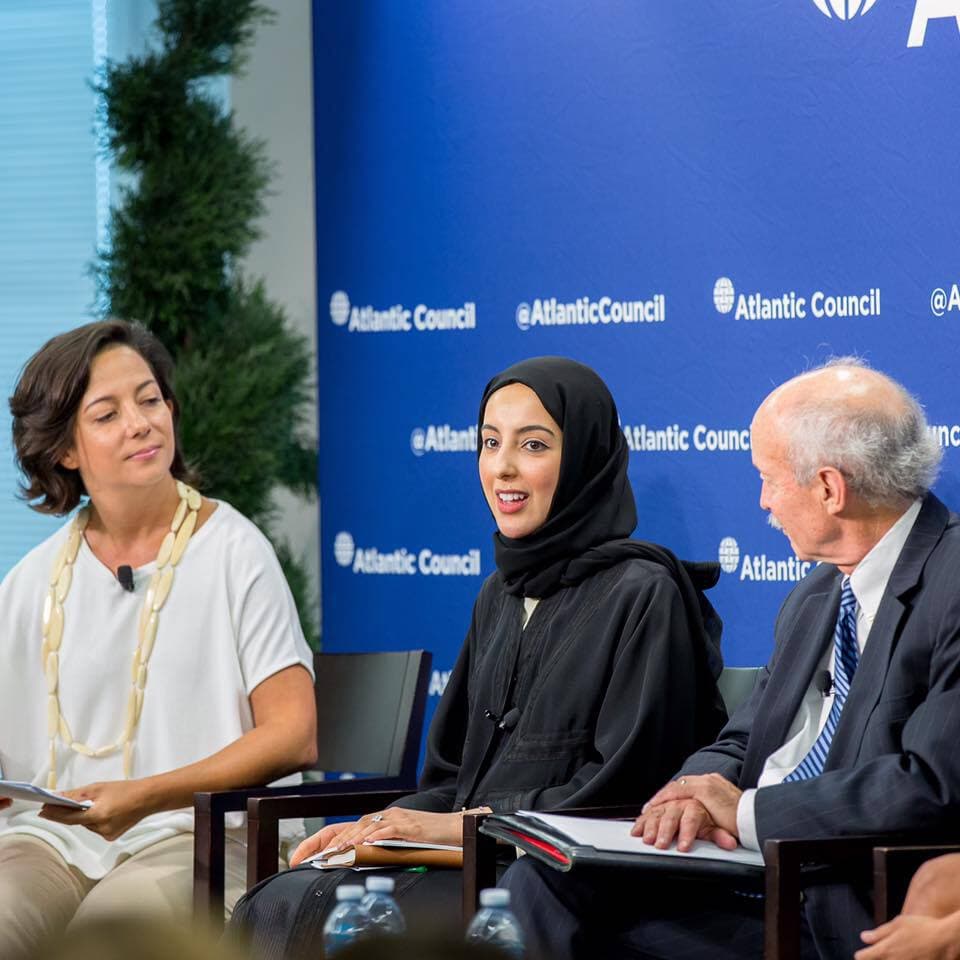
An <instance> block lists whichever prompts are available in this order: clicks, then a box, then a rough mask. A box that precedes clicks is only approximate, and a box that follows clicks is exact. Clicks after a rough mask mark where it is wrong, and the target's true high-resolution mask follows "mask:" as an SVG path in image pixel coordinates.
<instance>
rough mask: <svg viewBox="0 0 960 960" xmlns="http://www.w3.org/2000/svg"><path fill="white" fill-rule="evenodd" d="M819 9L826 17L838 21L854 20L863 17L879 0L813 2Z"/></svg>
mask: <svg viewBox="0 0 960 960" xmlns="http://www.w3.org/2000/svg"><path fill="white" fill-rule="evenodd" d="M813 2H814V4H816V7H817V9H818V10H819V11H820V12H821V13H822V14H823V15H824V16H825V17H830V18H831V19H833V18H836V19H837V20H852V19H853V18H854V17H856V16H858V15H859V16H861V17H862V16H863V15H864V14H865V13H866V12H867V11H868V10H869V9H870V8H871V7H872V6H873V5H874V4H875V3H876V2H877V0H829V2H828V0H813Z"/></svg>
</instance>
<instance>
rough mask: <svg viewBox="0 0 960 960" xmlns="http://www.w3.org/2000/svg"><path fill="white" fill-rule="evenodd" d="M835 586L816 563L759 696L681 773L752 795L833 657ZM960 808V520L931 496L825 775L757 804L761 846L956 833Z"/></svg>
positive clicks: (793, 599)
mask: <svg viewBox="0 0 960 960" xmlns="http://www.w3.org/2000/svg"><path fill="white" fill-rule="evenodd" d="M840 580H841V574H840V572H839V571H838V570H837V568H836V567H834V566H832V565H829V564H821V565H820V566H819V567H817V568H816V569H815V570H814V571H813V572H812V573H811V574H810V575H809V576H808V577H806V579H804V580H803V581H802V582H801V583H800V584H798V585H797V587H796V588H795V589H794V590H793V592H792V593H791V594H790V596H789V597H787V599H786V601H785V602H784V604H783V606H782V607H781V609H780V614H779V616H778V617H777V624H776V631H775V640H776V646H775V649H774V653H773V657H772V659H771V660H770V663H769V664H768V665H767V667H765V668H764V670H763V671H762V673H761V677H760V680H759V682H758V684H757V687H756V689H755V690H754V692H753V695H752V696H751V697H750V698H749V699H748V700H747V701H746V702H745V703H744V704H743V706H742V707H741V708H740V709H739V710H738V711H737V712H736V713H735V714H734V716H733V717H732V718H731V720H730V722H729V723H728V724H727V726H726V727H725V728H724V729H723V730H722V731H721V732H720V735H719V737H718V739H717V741H716V742H715V743H714V744H712V745H711V746H709V747H705V748H704V749H703V750H699V751H698V752H697V753H694V754H693V755H692V756H691V757H689V758H688V759H687V761H686V762H685V763H684V765H683V769H682V770H681V772H680V773H679V774H677V776H680V775H681V774H698V773H710V772H716V773H720V774H722V775H723V776H724V777H726V778H727V779H728V780H730V781H732V782H733V783H735V784H736V785H737V786H739V787H740V788H741V789H746V788H748V787H755V786H756V785H757V779H758V777H759V776H760V774H761V772H762V770H763V765H764V763H765V761H766V759H767V757H768V756H770V754H771V753H773V752H774V751H775V750H776V749H777V748H779V747H780V746H781V745H782V744H783V742H784V741H785V740H786V737H787V732H788V730H789V728H790V725H791V723H792V721H793V718H794V716H795V715H796V712H797V710H798V708H799V706H800V701H801V699H802V698H803V695H804V693H805V691H806V690H807V689H808V687H809V686H810V683H811V679H812V677H813V674H814V672H815V671H816V668H817V664H818V663H819V661H820V658H821V656H822V655H823V653H824V651H825V650H826V648H827V646H828V644H830V643H831V642H832V636H833V627H834V623H835V621H836V617H837V610H838V607H839V604H840ZM958 804H960V517H957V515H956V514H953V513H950V512H949V511H948V510H947V508H946V507H945V506H944V505H943V504H942V503H941V502H940V501H939V500H938V499H937V498H936V497H935V496H933V494H927V496H926V498H925V499H924V502H923V505H922V507H921V510H920V514H919V515H918V517H917V520H916V523H915V524H914V527H913V530H912V531H911V533H910V535H909V537H908V538H907V541H906V543H905V544H904V547H903V550H902V551H901V553H900V557H899V559H898V560H897V563H896V565H895V567H894V569H893V572H892V574H891V575H890V580H889V582H888V583H887V588H886V590H885V592H884V594H883V598H882V600H881V601H880V606H879V608H878V610H877V615H876V618H875V619H874V622H873V627H872V628H871V630H870V636H869V639H868V641H867V645H866V647H865V649H864V651H863V657H862V659H861V661H860V665H859V667H858V669H857V673H856V675H855V677H854V680H853V684H852V686H851V689H850V695H849V698H848V700H847V702H846V704H845V706H844V710H843V713H842V715H841V718H840V724H839V726H838V728H837V732H836V735H835V736H834V739H833V742H832V744H831V746H830V752H829V754H828V756H827V762H826V766H825V769H824V772H823V774H822V775H821V776H819V777H815V778H813V779H810V780H805V781H800V782H797V783H784V784H779V785H777V786H770V787H764V788H763V789H762V790H759V791H758V792H757V794H756V804H755V811H756V820H757V835H758V837H759V840H760V843H761V844H762V843H763V841H764V840H766V839H768V838H770V837H779V838H791V837H800V838H814V837H830V836H843V835H848V834H857V833H870V834H883V833H902V832H904V831H910V830H918V831H919V830H923V831H929V830H937V829H941V830H943V832H945V833H947V832H950V833H956V832H957V830H958V816H957V814H958V809H960V808H958Z"/></svg>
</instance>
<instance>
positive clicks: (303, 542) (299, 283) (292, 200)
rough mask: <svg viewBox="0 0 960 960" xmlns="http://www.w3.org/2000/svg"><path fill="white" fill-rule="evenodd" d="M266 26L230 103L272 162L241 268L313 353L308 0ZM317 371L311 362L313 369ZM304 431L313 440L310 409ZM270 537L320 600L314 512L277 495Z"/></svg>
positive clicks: (279, 5)
mask: <svg viewBox="0 0 960 960" xmlns="http://www.w3.org/2000/svg"><path fill="white" fill-rule="evenodd" d="M271 6H273V7H274V9H275V10H276V19H275V20H274V22H273V23H271V24H267V25H262V26H260V27H259V28H258V30H257V38H256V42H255V44H254V48H253V51H252V54H251V57H250V60H249V63H248V64H247V68H246V73H245V75H244V76H242V77H238V78H236V79H235V80H234V81H233V83H232V85H231V90H230V100H231V104H232V106H233V109H234V111H235V113H236V118H237V122H238V123H239V125H240V126H242V127H244V128H245V129H246V130H247V131H248V132H249V133H251V134H252V135H253V136H255V137H258V138H260V139H262V140H265V141H266V143H267V152H268V155H269V157H270V160H271V161H272V162H273V164H274V174H273V180H272V182H271V186H270V194H271V195H270V196H269V197H268V198H267V213H266V215H265V217H264V218H263V220H262V221H261V223H260V227H261V229H262V231H263V236H262V238H261V239H260V240H259V241H258V242H257V243H256V244H255V245H254V247H253V249H252V250H251V251H250V254H249V256H248V257H247V260H246V264H245V272H246V273H247V274H248V275H249V276H259V277H262V278H263V279H264V281H265V283H266V288H267V293H268V294H269V296H270V297H271V299H273V300H275V301H277V302H279V303H280V304H282V305H283V307H284V309H285V310H286V312H287V318H288V320H289V322H290V324H291V326H292V327H293V328H294V329H296V330H298V331H299V332H301V333H303V334H304V336H306V337H307V338H308V340H309V342H310V345H311V348H312V349H313V352H314V356H315V355H316V324H317V304H316V246H315V231H314V202H313V200H314V191H313V76H312V62H313V57H312V41H311V16H310V2H309V0H274V2H273V3H272V4H271ZM314 370H316V363H314ZM310 429H311V431H312V432H313V434H314V435H316V404H315V403H314V405H313V408H312V411H311V422H310ZM277 503H278V505H279V507H280V509H281V519H280V522H279V523H278V525H277V531H278V532H279V533H281V534H282V535H283V536H284V537H286V538H287V540H288V542H289V543H290V544H291V546H292V548H293V551H294V553H295V554H296V555H298V556H302V558H303V559H304V561H305V563H306V565H307V568H308V570H309V571H310V574H311V578H312V581H313V588H314V592H315V595H316V596H317V597H318V598H319V595H320V587H319V567H320V544H319V528H320V517H319V506H318V504H317V503H316V502H313V503H309V504H304V503H303V502H301V501H299V500H296V499H295V498H293V497H291V496H289V495H287V494H286V493H285V492H283V491H281V492H280V493H279V494H278V496H277Z"/></svg>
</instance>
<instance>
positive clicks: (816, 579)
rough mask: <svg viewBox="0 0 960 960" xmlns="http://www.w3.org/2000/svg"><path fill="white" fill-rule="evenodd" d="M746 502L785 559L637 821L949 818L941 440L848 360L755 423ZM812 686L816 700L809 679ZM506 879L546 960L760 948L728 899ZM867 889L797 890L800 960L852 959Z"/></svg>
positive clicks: (689, 836)
mask: <svg viewBox="0 0 960 960" xmlns="http://www.w3.org/2000/svg"><path fill="white" fill-rule="evenodd" d="M751 438H752V450H753V462H754V465H755V466H756V468H757V469H758V471H759V472H760V478H761V482H762V489H761V494H760V505H761V507H762V508H763V509H765V510H767V511H768V512H769V514H770V522H771V523H772V524H773V525H774V526H776V527H778V528H779V529H782V530H783V531H784V533H785V534H786V535H787V536H788V537H789V539H790V542H791V544H792V546H793V549H794V551H795V552H796V553H797V555H798V556H799V557H800V558H801V559H807V560H817V561H821V565H820V566H818V567H817V568H816V569H815V570H814V571H813V572H811V573H810V575H809V576H808V577H806V579H805V580H803V581H802V582H801V583H800V584H799V585H798V586H797V587H796V589H795V590H794V591H793V592H792V593H791V594H790V596H789V597H788V598H787V600H786V602H785V603H784V605H783V607H782V608H781V611H780V614H779V616H778V618H777V624H776V629H775V640H776V646H775V650H774V654H773V657H772V659H771V660H770V663H769V664H768V666H767V667H766V668H765V669H764V671H763V673H762V676H761V679H760V681H759V683H758V686H757V688H756V690H755V691H754V693H753V695H752V697H751V698H750V699H749V700H748V701H747V703H746V704H744V706H743V707H742V708H741V709H740V710H739V711H738V712H737V713H736V714H735V715H734V716H733V718H732V719H731V721H730V723H729V724H728V725H727V727H726V728H725V729H724V730H723V731H721V733H720V736H719V738H718V740H717V741H716V743H714V744H713V745H712V746H709V747H706V748H704V749H703V750H700V751H698V752H697V753H695V754H693V756H691V757H690V758H689V759H688V760H687V761H686V763H685V764H684V766H683V769H682V770H680V771H679V772H678V773H677V774H676V776H675V778H674V779H673V780H672V781H671V782H670V783H668V784H667V785H666V786H664V787H663V788H662V789H661V790H660V791H659V792H658V793H657V794H655V795H654V796H653V797H651V798H650V800H649V801H648V802H647V804H646V806H645V807H644V812H643V814H642V815H641V816H640V817H639V818H638V819H637V823H636V826H635V827H634V833H635V834H637V835H642V836H643V838H644V840H645V841H646V842H647V843H650V844H655V845H656V846H658V847H661V848H666V847H668V846H670V845H671V844H672V843H674V842H676V844H677V847H678V849H680V850H681V851H682V850H685V849H688V848H689V847H690V845H691V844H692V842H693V841H694V840H695V839H698V838H699V839H705V840H710V841H712V842H714V843H716V844H718V845H719V846H721V847H725V848H728V849H732V848H734V847H736V846H737V845H738V844H740V845H743V846H745V847H751V848H754V849H760V847H761V846H762V843H763V841H764V840H766V839H768V838H770V837H781V838H790V837H808V838H812V837H829V836H842V835H845V834H853V833H875V834H883V833H887V832H890V833H894V832H896V833H900V832H903V831H905V830H910V829H920V828H923V829H930V828H936V827H937V826H938V825H942V826H943V827H944V828H945V829H946V828H948V827H953V826H954V821H955V819H956V804H957V803H958V802H960V749H958V748H957V741H958V738H960V640H958V632H960V518H958V517H957V516H956V515H954V514H952V513H950V512H949V511H948V510H947V508H946V507H944V505H943V504H942V503H941V502H940V501H939V500H938V499H937V498H936V497H935V496H933V494H931V493H929V492H928V488H929V486H930V484H931V483H932V480H933V478H934V476H935V474H936V470H937V466H938V464H939V459H940V451H939V448H938V447H937V445H936V443H935V441H934V440H933V439H932V438H931V436H930V434H929V432H928V430H927V426H926V422H925V419H924V416H923V412H922V410H921V408H920V406H919V405H918V404H917V402H916V401H915V400H914V399H913V398H912V397H911V396H910V395H909V394H908V393H907V392H906V391H905V390H904V389H903V388H902V387H901V386H900V385H899V384H897V383H895V382H894V381H893V380H891V379H890V378H888V377H886V376H884V375H883V374H880V373H878V372H875V371H873V370H870V369H868V368H866V367H865V366H864V365H863V364H861V363H860V362H858V361H856V360H851V359H844V360H841V361H836V362H833V363H831V364H828V365H827V366H825V367H822V368H819V369H817V370H814V371H811V372H809V373H806V374H804V375H802V376H800V377H797V378H795V379H793V380H790V381H788V382H787V383H786V384H784V385H783V386H781V387H779V388H778V389H777V390H775V391H774V392H773V393H772V394H770V396H768V397H767V399H766V400H765V401H764V402H763V404H762V405H761V406H760V408H759V410H758V411H757V413H756V416H755V417H754V420H753V424H752V427H751ZM827 689H828V692H827V693H826V694H825V692H824V691H825V690H827ZM505 884H506V885H507V886H508V887H510V888H511V889H512V890H513V891H514V902H515V908H516V909H517V911H518V912H519V913H520V915H521V921H522V922H523V923H524V925H525V927H526V929H527V930H528V934H529V936H530V938H531V941H532V947H533V949H534V953H535V954H536V953H542V955H543V956H545V957H546V956H549V957H551V958H562V957H567V956H570V957H574V956H576V957H580V956H588V955H589V956H590V957H591V958H597V957H600V956H602V957H604V958H608V957H610V958H612V957H618V956H624V957H663V958H667V957H669V958H682V957H701V956H702V957H709V958H711V960H716V958H718V957H719V958H722V957H729V958H731V960H732V958H737V960H740V958H744V957H759V956H761V955H762V937H763V927H762V908H761V905H760V904H758V903H757V902H756V901H754V900H751V899H749V898H747V897H744V896H742V895H740V894H738V893H737V892H736V891H733V890H730V891H722V892H718V890H717V887H716V886H712V887H709V888H708V887H700V886H699V885H698V884H696V883H690V882H687V883H680V882H675V883H673V884H670V883H667V884H665V883H664V882H663V881H658V882H657V883H656V884H645V883H644V882H643V881H642V880H641V879H640V875H637V874H629V873H623V872H612V871H609V870H587V871H580V870H578V871H575V872H574V873H573V874H556V873H554V872H553V871H551V870H550V869H549V868H546V867H543V866H542V865H539V864H537V863H535V862H533V861H532V859H531V858H523V860H521V861H520V862H519V863H518V864H516V865H515V866H514V867H512V868H511V870H510V871H509V873H508V874H507V876H506V878H505ZM869 925H870V910H869V905H868V903H867V895H866V893H865V892H864V891H862V890H859V889H857V888H856V887H854V886H850V885H836V884H834V885H822V886H816V887H812V888H810V890H809V893H808V895H807V897H806V900H805V906H804V926H803V936H804V942H803V944H802V953H803V955H804V956H809V957H820V958H824V960H826V958H834V957H847V958H849V957H850V956H851V955H852V954H853V952H854V950H855V949H856V948H857V947H858V946H861V945H862V944H860V942H859V932H860V931H861V930H863V929H864V927H866V926H869Z"/></svg>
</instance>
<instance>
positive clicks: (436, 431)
mask: <svg viewBox="0 0 960 960" xmlns="http://www.w3.org/2000/svg"><path fill="white" fill-rule="evenodd" d="M410 450H411V451H412V453H413V455H414V456H415V457H422V456H423V455H424V454H425V453H476V452H477V425H476V424H470V426H469V427H464V428H463V429H461V430H458V429H457V428H456V427H451V426H450V424H449V423H432V424H430V425H429V426H427V427H414V428H413V430H411V431H410Z"/></svg>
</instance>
